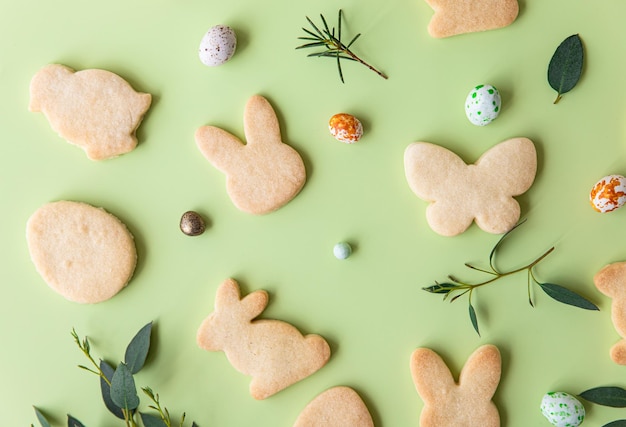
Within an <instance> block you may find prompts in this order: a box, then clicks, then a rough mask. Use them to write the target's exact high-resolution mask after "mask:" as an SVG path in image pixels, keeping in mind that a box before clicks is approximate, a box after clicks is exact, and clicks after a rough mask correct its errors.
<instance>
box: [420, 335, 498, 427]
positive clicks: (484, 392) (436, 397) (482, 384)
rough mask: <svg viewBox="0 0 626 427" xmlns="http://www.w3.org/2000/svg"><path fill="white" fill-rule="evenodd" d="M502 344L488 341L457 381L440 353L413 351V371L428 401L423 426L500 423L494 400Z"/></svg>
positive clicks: (490, 425)
mask: <svg viewBox="0 0 626 427" xmlns="http://www.w3.org/2000/svg"><path fill="white" fill-rule="evenodd" d="M501 368H502V364H501V359H500V352H499V351H498V348H497V347H495V346H493V345H484V346H482V347H480V348H478V349H477V350H476V351H475V352H474V353H473V354H472V355H471V356H470V357H469V359H468V360H467V362H466V363H465V366H464V367H463V369H462V370H461V374H460V375H459V381H458V383H456V382H455V381H454V378H453V377H452V374H451V373H450V370H449V369H448V367H447V366H446V364H445V363H444V361H443V360H442V359H441V357H439V355H438V354H437V353H435V352H434V351H432V350H430V349H428V348H418V349H417V350H415V351H414V352H413V354H412V355H411V374H412V376H413V383H414V384H415V388H416V389H417V393H418V394H419V395H420V397H421V398H422V400H423V401H424V409H423V410H422V414H421V416H420V427H441V426H463V427H499V426H500V415H499V414H498V409H497V408H496V405H495V404H494V403H493V401H492V400H491V399H492V398H493V395H494V394H495V392H496V389H497V388H498V384H499V383H500V374H501Z"/></svg>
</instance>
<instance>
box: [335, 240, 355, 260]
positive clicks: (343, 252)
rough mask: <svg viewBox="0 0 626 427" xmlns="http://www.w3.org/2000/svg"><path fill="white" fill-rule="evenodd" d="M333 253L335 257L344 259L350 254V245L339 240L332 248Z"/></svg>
mask: <svg viewBox="0 0 626 427" xmlns="http://www.w3.org/2000/svg"><path fill="white" fill-rule="evenodd" d="M333 254H334V255H335V258H337V259H346V258H348V257H349V256H350V255H351V254H352V247H351V246H350V245H349V244H348V243H346V242H339V243H337V244H336V245H335V247H334V248H333Z"/></svg>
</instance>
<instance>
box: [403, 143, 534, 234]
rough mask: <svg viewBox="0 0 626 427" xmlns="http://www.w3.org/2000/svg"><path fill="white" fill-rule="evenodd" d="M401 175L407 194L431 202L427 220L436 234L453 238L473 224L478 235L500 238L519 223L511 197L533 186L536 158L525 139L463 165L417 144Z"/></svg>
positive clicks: (408, 154) (409, 149) (502, 145)
mask: <svg viewBox="0 0 626 427" xmlns="http://www.w3.org/2000/svg"><path fill="white" fill-rule="evenodd" d="M404 170H405V174H406V179H407V181H408V183H409V186H410V187H411V190H413V192H414V193H415V194H416V195H417V196H418V197H419V198H421V199H423V200H426V201H428V202H430V205H429V206H428V208H427V209H426V219H427V221H428V225H430V227H431V228H432V229H433V230H434V231H435V232H436V233H439V234H441V235H443V236H455V235H457V234H460V233H462V232H464V231H465V230H466V229H467V228H468V227H469V226H470V225H471V223H472V221H476V224H477V225H478V226H479V227H480V228H481V229H482V230H484V231H486V232H488V233H493V234H502V233H505V232H507V231H509V230H510V229H511V228H513V226H515V224H516V223H517V222H518V221H519V218H520V206H519V203H518V202H517V201H516V200H515V199H514V198H513V196H518V195H520V194H522V193H524V192H526V190H528V189H529V188H530V186H531V185H532V183H533V181H534V179H535V174H536V172H537V153H536V151H535V146H534V145H533V143H532V141H530V140H529V139H527V138H513V139H509V140H507V141H504V142H501V143H500V144H498V145H496V146H495V147H492V148H491V149H490V150H488V151H487V152H485V153H484V154H483V155H482V156H481V157H480V158H479V159H478V161H476V163H474V164H470V165H467V164H466V163H465V162H464V161H463V160H462V159H461V158H460V157H459V156H457V155H456V154H455V153H453V152H451V151H449V150H448V149H446V148H443V147H440V146H437V145H434V144H430V143H427V142H416V143H413V144H411V145H409V146H408V147H407V149H406V150H405V152H404Z"/></svg>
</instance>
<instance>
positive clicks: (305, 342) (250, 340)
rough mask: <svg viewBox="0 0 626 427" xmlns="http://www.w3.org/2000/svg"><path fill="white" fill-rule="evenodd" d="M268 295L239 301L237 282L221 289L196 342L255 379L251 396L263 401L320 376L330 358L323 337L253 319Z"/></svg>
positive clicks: (228, 282)
mask: <svg viewBox="0 0 626 427" xmlns="http://www.w3.org/2000/svg"><path fill="white" fill-rule="evenodd" d="M267 302H268V295H267V292H265V291H263V290H259V291H255V292H252V293H251V294H249V295H246V296H245V297H243V298H241V295H240V291H239V285H238V284H237V282H236V281H235V280H233V279H227V280H226V281H224V282H223V283H222V284H221V285H220V287H219V288H218V290H217V294H216V297H215V310H214V311H213V313H211V315H209V317H207V318H206V319H205V320H204V322H202V325H200V328H199V329H198V334H197V342H198V345H199V346H200V348H203V349H204V350H208V351H223V352H224V353H226V357H227V358H228V360H229V362H230V363H231V364H232V365H233V367H234V368H235V369H237V370H238V371H239V372H242V373H244V374H246V375H250V376H252V382H251V383H250V394H251V395H252V397H254V398H255V399H265V398H267V397H269V396H271V395H273V394H275V393H277V392H279V391H280V390H282V389H284V388H286V387H288V386H290V385H292V384H294V383H296V382H298V381H300V380H301V379H303V378H306V377H308V376H309V375H311V374H313V373H314V372H316V371H317V370H318V369H320V368H321V367H322V366H324V365H325V364H326V362H327V361H328V359H329V358H330V347H329V346H328V343H327V342H326V341H325V340H324V339H323V338H322V337H320V336H319V335H313V334H310V335H305V336H303V335H302V334H301V333H300V332H299V331H298V330H297V329H296V328H295V327H293V326H292V325H290V324H288V323H285V322H282V321H279V320H266V319H262V320H254V319H255V317H257V316H258V315H259V314H261V312H262V311H263V310H264V309H265V307H266V306H267Z"/></svg>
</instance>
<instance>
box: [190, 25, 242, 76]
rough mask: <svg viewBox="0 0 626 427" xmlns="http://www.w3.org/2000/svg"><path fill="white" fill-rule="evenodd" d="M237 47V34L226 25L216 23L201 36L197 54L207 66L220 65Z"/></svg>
mask: <svg viewBox="0 0 626 427" xmlns="http://www.w3.org/2000/svg"><path fill="white" fill-rule="evenodd" d="M236 47H237V36H236V35H235V32H234V31H233V29H232V28H230V27H227V26H226V25H216V26H214V27H211V28H210V29H209V31H207V33H206V34H205V35H204V37H202V41H201V42H200V47H199V48H198V55H199V56H200V61H202V63H203V64H204V65H208V66H209V67H215V66H217V65H222V64H223V63H224V62H226V61H228V60H229V59H230V58H231V57H232V56H233V55H234V54H235V48H236Z"/></svg>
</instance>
